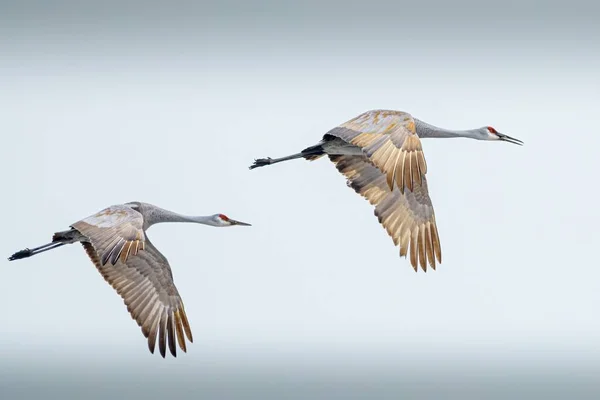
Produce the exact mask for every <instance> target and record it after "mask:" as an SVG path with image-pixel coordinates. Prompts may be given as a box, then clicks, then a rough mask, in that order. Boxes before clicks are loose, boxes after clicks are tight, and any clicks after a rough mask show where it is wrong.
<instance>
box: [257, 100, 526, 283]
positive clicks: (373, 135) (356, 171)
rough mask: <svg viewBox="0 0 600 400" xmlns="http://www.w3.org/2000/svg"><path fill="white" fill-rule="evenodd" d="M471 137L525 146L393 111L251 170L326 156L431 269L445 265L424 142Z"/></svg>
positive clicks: (371, 114)
mask: <svg viewBox="0 0 600 400" xmlns="http://www.w3.org/2000/svg"><path fill="white" fill-rule="evenodd" d="M454 137H465V138H470V139H477V140H491V141H504V142H509V143H515V144H518V145H522V144H523V142H522V141H520V140H518V139H515V138H512V137H510V136H508V135H504V134H502V133H500V132H498V131H496V129H494V128H492V127H491V126H484V127H481V128H477V129H469V130H450V129H442V128H438V127H436V126H433V125H430V124H427V123H425V122H423V121H420V120H418V119H416V118H413V117H412V116H411V115H410V114H408V113H406V112H402V111H393V110H371V111H367V112H365V113H362V114H360V115H358V116H357V117H355V118H353V119H351V120H350V121H348V122H345V123H343V124H341V125H339V126H337V127H335V128H333V129H331V130H330V131H329V132H327V133H325V135H324V136H323V139H322V140H321V141H320V142H319V143H317V144H316V145H314V146H310V147H308V148H306V149H304V150H302V151H301V152H300V153H297V154H292V155H290V156H287V157H282V158H260V159H256V160H255V161H254V164H253V165H251V166H250V169H254V168H258V167H264V166H267V165H272V164H276V163H279V162H282V161H287V160H293V159H296V158H305V159H306V160H309V161H313V160H316V159H318V158H320V157H322V156H324V155H327V156H328V157H329V159H330V160H331V161H332V162H333V163H334V164H335V166H336V168H337V169H338V171H339V172H340V173H342V174H343V175H344V176H345V177H346V179H347V184H348V186H350V187H351V188H352V189H354V190H355V191H356V192H357V193H358V194H360V195H362V196H363V197H365V198H366V199H367V200H368V201H369V202H370V203H371V204H372V205H373V206H375V215H376V216H377V218H378V219H379V222H380V223H381V224H382V225H383V227H384V228H385V230H386V231H387V233H388V234H389V235H390V236H391V237H392V239H393V241H394V245H396V246H398V245H399V246H400V256H404V257H406V256H407V254H408V253H409V252H410V263H411V264H412V266H413V268H414V270H415V271H417V269H418V265H420V266H421V268H422V269H423V271H427V261H428V262H429V265H430V266H431V267H432V268H433V269H435V267H436V259H437V262H438V263H441V262H442V250H441V246H440V239H439V235H438V229H437V226H436V222H435V214H434V211H433V206H432V204H431V199H430V198H429V192H428V189H427V180H426V179H425V174H426V173H427V164H426V162H425V157H424V155H423V149H422V147H421V140H420V139H421V138H454Z"/></svg>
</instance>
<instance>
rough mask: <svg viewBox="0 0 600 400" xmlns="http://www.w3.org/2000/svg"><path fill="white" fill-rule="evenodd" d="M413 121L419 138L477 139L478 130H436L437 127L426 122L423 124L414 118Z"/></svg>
mask: <svg viewBox="0 0 600 400" xmlns="http://www.w3.org/2000/svg"><path fill="white" fill-rule="evenodd" d="M414 120H415V128H416V130H417V136H419V137H420V138H455V137H467V138H472V139H478V138H479V135H478V130H477V129H468V130H452V129H443V128H438V127H437V126H433V125H430V124H428V123H427V122H423V121H421V120H418V119H416V118H414Z"/></svg>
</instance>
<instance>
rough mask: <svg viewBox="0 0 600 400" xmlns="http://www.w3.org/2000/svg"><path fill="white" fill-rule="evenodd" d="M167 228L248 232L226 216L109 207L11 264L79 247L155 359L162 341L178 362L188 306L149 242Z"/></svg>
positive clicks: (183, 344)
mask: <svg viewBox="0 0 600 400" xmlns="http://www.w3.org/2000/svg"><path fill="white" fill-rule="evenodd" d="M162 222H192V223H200V224H205V225H211V226H216V227H225V226H235V225H240V226H248V225H250V224H247V223H244V222H240V221H235V220H232V219H230V218H228V217H227V216H225V215H223V214H214V215H211V216H200V217H189V216H184V215H180V214H177V213H173V212H171V211H167V210H164V209H161V208H159V207H156V206H153V205H151V204H148V203H140V202H131V203H127V204H123V205H115V206H110V207H108V208H106V209H104V210H102V211H100V212H98V213H96V214H94V215H91V216H89V217H87V218H84V219H82V220H80V221H77V222H75V223H73V224H72V225H71V229H70V230H67V231H62V232H57V233H55V234H54V236H53V238H52V242H51V243H49V244H47V245H44V246H40V247H38V248H35V249H25V250H21V251H19V252H17V253H15V254H13V255H12V256H11V257H10V258H9V260H11V261H12V260H17V259H20V258H25V257H30V256H32V255H35V254H38V253H41V252H44V251H47V250H51V249H54V248H56V247H60V246H63V245H65V244H70V243H77V242H80V243H81V244H82V245H83V247H84V249H85V251H86V253H87V254H88V256H89V257H90V259H91V260H92V262H93V264H94V265H95V266H96V268H97V269H98V271H99V272H100V274H101V275H102V276H103V277H104V279H105V280H106V281H107V282H108V283H109V284H110V285H111V286H112V287H113V288H114V289H115V290H116V291H117V293H118V294H119V295H120V296H121V297H122V298H123V301H124V303H125V305H126V306H127V310H128V311H129V313H130V314H131V317H132V318H133V319H134V320H135V321H136V322H137V324H138V325H139V326H140V327H141V329H142V333H143V334H144V336H145V337H146V338H148V348H149V349H150V351H151V352H152V353H154V349H155V345H156V342H157V339H158V347H159V351H160V354H161V355H162V356H163V357H165V355H166V348H167V345H168V347H169V351H170V352H171V354H172V355H173V356H177V348H176V344H179V347H180V348H181V350H183V351H184V352H185V351H187V346H186V338H187V340H188V341H189V342H190V343H191V342H192V341H193V338H192V331H191V329H190V325H189V322H188V319H187V315H186V313H185V309H184V305H183V301H182V299H181V296H180V295H179V292H178V291H177V288H176V287H175V283H174V281H173V273H172V271H171V267H170V266H169V262H168V261H167V259H166V258H165V257H164V256H163V255H162V254H161V253H160V251H158V249H157V248H156V247H154V245H153V244H152V243H151V242H150V240H149V239H148V237H147V235H146V230H147V229H148V228H149V227H150V226H152V225H154V224H156V223H162Z"/></svg>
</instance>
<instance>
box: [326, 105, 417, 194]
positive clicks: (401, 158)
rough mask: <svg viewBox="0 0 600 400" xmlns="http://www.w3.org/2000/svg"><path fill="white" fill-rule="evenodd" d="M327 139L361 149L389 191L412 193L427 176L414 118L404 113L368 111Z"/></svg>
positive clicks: (334, 130)
mask: <svg viewBox="0 0 600 400" xmlns="http://www.w3.org/2000/svg"><path fill="white" fill-rule="evenodd" d="M326 135H332V136H335V137H339V138H340V139H342V140H344V141H346V142H348V143H351V144H353V145H355V146H358V147H360V148H361V149H362V150H363V151H364V153H365V155H366V156H367V157H368V158H369V159H370V160H371V162H372V163H373V164H374V165H375V166H376V167H377V168H379V169H380V170H381V171H383V172H384V173H385V174H386V181H387V184H388V186H389V188H390V189H393V188H394V184H395V186H396V187H398V188H399V189H400V192H401V193H404V188H405V187H407V188H408V189H409V190H410V191H412V190H413V187H414V186H415V185H417V184H419V185H420V184H421V180H422V179H423V178H424V175H425V174H426V173H427V164H426V162H425V156H424V155H423V149H422V147H421V140H420V139H419V137H418V136H417V134H416V128H415V121H414V119H413V118H412V116H411V115H410V114H408V113H405V112H402V111H388V110H373V111H367V112H365V113H363V114H361V115H359V116H357V117H356V118H354V119H351V120H350V121H348V122H345V123H343V124H341V125H340V126H338V127H336V128H333V129H332V130H330V131H329V132H327V133H326Z"/></svg>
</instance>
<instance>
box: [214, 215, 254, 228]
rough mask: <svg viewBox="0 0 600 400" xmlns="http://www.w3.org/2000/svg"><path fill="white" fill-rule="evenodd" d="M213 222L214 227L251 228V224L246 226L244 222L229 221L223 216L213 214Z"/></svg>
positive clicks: (229, 219)
mask: <svg viewBox="0 0 600 400" xmlns="http://www.w3.org/2000/svg"><path fill="white" fill-rule="evenodd" d="M213 220H214V221H215V226H235V225H239V226H252V225H251V224H248V223H246V222H242V221H236V220H235V219H231V218H229V217H228V216H227V215H225V214H215V215H213Z"/></svg>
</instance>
